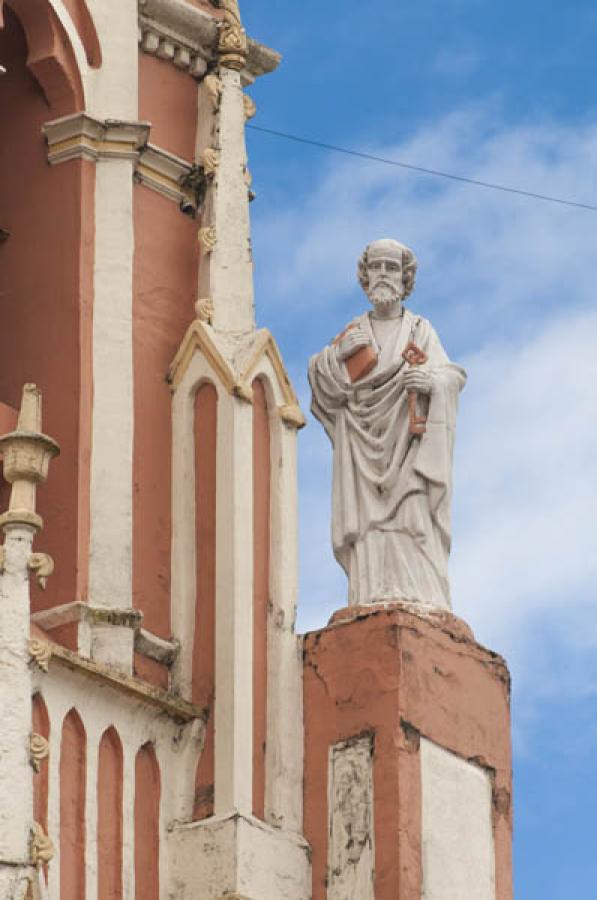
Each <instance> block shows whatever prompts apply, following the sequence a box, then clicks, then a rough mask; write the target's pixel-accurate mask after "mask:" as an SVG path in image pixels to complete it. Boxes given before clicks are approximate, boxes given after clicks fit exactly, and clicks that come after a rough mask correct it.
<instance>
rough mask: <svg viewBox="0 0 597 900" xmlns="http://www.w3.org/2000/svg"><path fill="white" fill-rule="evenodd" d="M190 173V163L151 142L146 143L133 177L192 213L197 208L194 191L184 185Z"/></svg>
mask: <svg viewBox="0 0 597 900" xmlns="http://www.w3.org/2000/svg"><path fill="white" fill-rule="evenodd" d="M192 172H193V164H192V163H190V162H187V161H186V160H184V159H181V158H180V157H179V156H175V155H174V154H173V153H168V151H167V150H162V149H161V148H160V147H156V146H155V145H154V144H147V145H146V146H145V147H144V148H143V150H142V151H141V153H140V155H139V159H138V162H137V165H136V167H135V179H136V180H137V181H138V182H139V184H144V185H145V186H146V187H149V188H151V189H152V190H154V191H157V192H158V194H162V196H164V197H167V198H168V199H169V200H174V202H175V203H178V204H179V206H180V207H181V209H183V211H184V212H185V213H191V214H193V213H194V212H195V211H196V210H197V191H195V190H193V189H192V188H190V187H188V186H187V184H188V181H189V178H190V176H191V174H192Z"/></svg>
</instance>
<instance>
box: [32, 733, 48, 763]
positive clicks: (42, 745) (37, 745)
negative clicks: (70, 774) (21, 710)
mask: <svg viewBox="0 0 597 900" xmlns="http://www.w3.org/2000/svg"><path fill="white" fill-rule="evenodd" d="M49 755H50V745H49V744H48V742H47V740H46V739H45V737H43V735H41V734H32V735H31V741H30V744H29V758H30V760H31V765H32V766H33V768H34V769H35V771H36V772H39V771H40V770H41V764H42V762H43V761H44V759H47V758H48V756H49Z"/></svg>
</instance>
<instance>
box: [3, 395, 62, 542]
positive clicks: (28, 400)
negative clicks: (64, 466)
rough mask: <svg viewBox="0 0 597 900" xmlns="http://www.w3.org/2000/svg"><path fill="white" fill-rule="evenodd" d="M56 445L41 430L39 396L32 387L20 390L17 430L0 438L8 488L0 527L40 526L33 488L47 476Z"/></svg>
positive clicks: (56, 451) (41, 525)
mask: <svg viewBox="0 0 597 900" xmlns="http://www.w3.org/2000/svg"><path fill="white" fill-rule="evenodd" d="M59 452H60V449H59V447H58V444H57V443H56V442H55V441H53V440H52V439H51V438H49V437H47V436H46V435H45V434H43V433H42V431H41V393H40V391H39V390H38V389H37V388H36V386H35V385H34V384H26V385H25V387H24V388H23V399H22V402H21V410H20V413H19V418H18V423H17V430H16V431H13V432H11V433H10V434H6V435H4V436H3V437H1V438H0V454H1V455H2V457H3V461H4V478H5V479H6V481H8V482H9V484H11V485H12V490H11V495H10V505H9V509H8V512H6V513H4V515H2V516H0V526H4V525H31V526H33V527H34V528H36V529H38V530H39V529H41V528H42V527H43V520H42V518H41V516H38V515H37V513H36V511H35V510H36V494H37V486H38V484H40V483H41V482H43V481H45V480H46V478H47V477H48V469H49V465H50V460H51V459H52V457H54V456H57V455H58V453H59Z"/></svg>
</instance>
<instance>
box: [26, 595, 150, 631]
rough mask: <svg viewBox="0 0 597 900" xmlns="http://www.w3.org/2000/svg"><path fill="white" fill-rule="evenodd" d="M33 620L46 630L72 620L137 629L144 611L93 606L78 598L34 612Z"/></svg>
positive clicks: (69, 622) (68, 623)
mask: <svg viewBox="0 0 597 900" xmlns="http://www.w3.org/2000/svg"><path fill="white" fill-rule="evenodd" d="M31 620H32V621H33V622H35V624H36V625H39V627H40V628H43V629H44V630H45V631H48V630H51V629H52V628H59V627H60V626H61V625H70V624H71V623H72V622H89V623H90V624H91V625H114V626H117V627H119V628H132V629H133V630H137V629H138V628H139V627H140V626H141V622H142V621H143V613H142V612H141V611H140V610H138V609H117V608H113V607H100V606H91V605H90V604H89V603H83V602H82V601H80V600H76V601H75V602H74V603H64V604H63V605H62V606H54V607H52V608H51V609H46V610H43V611H42V612H38V613H34V614H33V616H32V617H31Z"/></svg>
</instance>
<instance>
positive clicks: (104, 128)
mask: <svg viewBox="0 0 597 900" xmlns="http://www.w3.org/2000/svg"><path fill="white" fill-rule="evenodd" d="M150 128H151V125H150V123H149V122H133V121H129V122H124V121H120V120H116V119H96V118H94V117H93V116H90V115H89V114H88V113H84V112H82V113H75V114H74V115H72V116H64V117H63V118H61V119H55V120H54V121H53V122H47V123H46V124H45V125H44V126H43V128H42V131H43V134H44V136H45V138H46V141H47V144H48V162H49V163H50V165H58V164H59V163H63V162H68V161H69V160H71V159H87V160H90V161H91V162H97V161H98V160H100V159H131V160H138V159H139V155H140V151H141V149H142V148H143V147H145V146H146V144H147V141H148V139H149V131H150Z"/></svg>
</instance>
